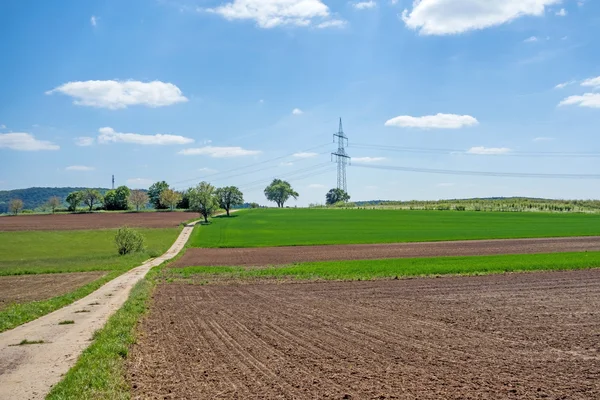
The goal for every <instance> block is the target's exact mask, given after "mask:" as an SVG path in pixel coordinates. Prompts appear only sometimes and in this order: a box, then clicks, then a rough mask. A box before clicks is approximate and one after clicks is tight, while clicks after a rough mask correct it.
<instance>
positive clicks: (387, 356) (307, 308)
mask: <svg viewBox="0 0 600 400" xmlns="http://www.w3.org/2000/svg"><path fill="white" fill-rule="evenodd" d="M139 328H140V332H142V335H141V338H140V339H139V340H138V343H137V344H136V345H134V347H133V349H132V351H131V352H130V357H129V359H130V361H129V363H128V371H129V372H128V379H129V380H130V383H131V385H132V388H133V396H134V397H135V398H144V399H147V398H152V399H159V398H160V399H275V398H278V399H284V398H285V399H316V398H331V399H387V398H397V399H417V398H418V399H474V398H477V399H517V398H518V399H541V398H550V399H598V398H600V270H585V271H570V272H551V273H532V274H507V275H490V276H481V277H445V278H432V279H411V280H399V281H373V282H327V283H301V284H256V285H229V286H221V285H206V286H199V285H185V284H164V285H159V286H158V288H157V289H156V292H155V294H154V300H153V306H152V311H151V313H150V314H149V315H148V316H147V317H146V319H145V320H144V321H143V322H142V323H141V326H140V327H139Z"/></svg>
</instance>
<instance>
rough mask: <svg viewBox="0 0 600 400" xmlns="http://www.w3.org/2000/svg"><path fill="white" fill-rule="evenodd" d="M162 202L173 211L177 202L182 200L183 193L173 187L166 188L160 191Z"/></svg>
mask: <svg viewBox="0 0 600 400" xmlns="http://www.w3.org/2000/svg"><path fill="white" fill-rule="evenodd" d="M159 200H160V204H162V205H164V206H167V207H169V208H170V209H171V211H173V209H174V208H175V206H176V205H177V203H179V201H180V200H181V194H179V193H178V192H176V191H174V190H173V189H165V190H163V191H162V192H161V193H160V199H159Z"/></svg>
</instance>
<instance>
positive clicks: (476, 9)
mask: <svg viewBox="0 0 600 400" xmlns="http://www.w3.org/2000/svg"><path fill="white" fill-rule="evenodd" d="M560 2H561V0H415V1H414V2H413V6H412V9H411V10H408V9H405V10H404V12H403V13H402V20H403V21H404V23H405V24H406V26H407V27H409V28H411V29H414V30H417V31H418V32H419V33H420V34H422V35H451V34H458V33H463V32H467V31H471V30H477V29H485V28H489V27H492V26H498V25H502V24H505V23H508V22H510V21H513V20H515V19H517V18H520V17H524V16H541V15H544V13H545V12H546V8H547V7H548V6H550V5H553V4H557V3H560Z"/></svg>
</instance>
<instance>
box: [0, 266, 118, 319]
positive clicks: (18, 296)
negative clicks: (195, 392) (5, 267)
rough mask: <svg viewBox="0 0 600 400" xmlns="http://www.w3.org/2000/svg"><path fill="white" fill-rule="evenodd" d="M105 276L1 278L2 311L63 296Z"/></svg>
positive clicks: (55, 275)
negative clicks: (18, 304)
mask: <svg viewBox="0 0 600 400" xmlns="http://www.w3.org/2000/svg"><path fill="white" fill-rule="evenodd" d="M105 274H106V273H105V272H75V273H69V274H43V275H20V276H0V310H1V309H3V308H5V307H6V306H8V305H9V304H12V303H27V302H29V301H38V300H46V299H50V298H52V297H56V296H61V295H63V294H66V293H69V292H72V291H74V290H75V289H77V288H79V287H81V286H83V285H86V284H88V283H90V282H92V281H95V280H96V279H99V278H100V277H102V276H104V275H105Z"/></svg>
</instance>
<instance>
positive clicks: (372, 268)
mask: <svg viewBox="0 0 600 400" xmlns="http://www.w3.org/2000/svg"><path fill="white" fill-rule="evenodd" d="M597 267H600V252H578V253H553V254H518V255H501V256H475V257H435V258H397V259H384V260H354V261H327V262H313V263H299V264H294V265H289V266H285V267H269V268H252V267H186V268H171V269H168V270H165V272H164V276H165V277H166V279H168V280H173V279H192V280H194V281H198V280H200V281H205V282H207V283H208V282H211V281H212V280H213V279H215V278H216V279H218V280H223V279H233V280H248V279H261V278H262V279H265V278H266V279H298V280H315V279H317V280H370V279H383V278H387V279H389V278H400V277H410V276H435V275H474V274H492V273H505V272H524V271H551V270H571V269H585V268H597Z"/></svg>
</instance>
